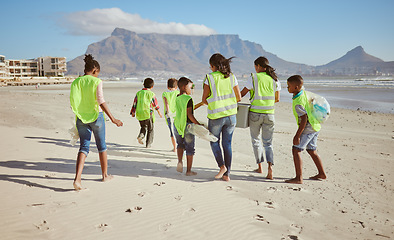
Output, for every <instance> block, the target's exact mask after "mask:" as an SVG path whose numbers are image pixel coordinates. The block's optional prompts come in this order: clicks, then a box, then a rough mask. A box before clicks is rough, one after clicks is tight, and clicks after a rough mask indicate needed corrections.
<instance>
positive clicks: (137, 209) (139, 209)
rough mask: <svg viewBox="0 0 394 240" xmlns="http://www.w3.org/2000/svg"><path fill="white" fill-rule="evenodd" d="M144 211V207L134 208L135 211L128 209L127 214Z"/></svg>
mask: <svg viewBox="0 0 394 240" xmlns="http://www.w3.org/2000/svg"><path fill="white" fill-rule="evenodd" d="M141 210H142V207H138V206H137V207H134V209H131V208H128V209H126V211H125V212H127V213H132V212H139V211H141Z"/></svg>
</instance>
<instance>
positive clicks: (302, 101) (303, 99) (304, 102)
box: [293, 90, 321, 132]
mask: <svg viewBox="0 0 394 240" xmlns="http://www.w3.org/2000/svg"><path fill="white" fill-rule="evenodd" d="M296 105H301V106H303V107H304V108H305V110H306V114H307V115H308V121H309V123H310V124H311V126H312V128H313V130H315V131H316V132H318V131H320V129H321V125H320V123H319V121H318V120H317V119H316V118H315V117H314V116H313V115H312V104H311V103H310V102H309V101H308V97H307V95H306V92H305V91H304V90H302V92H300V93H299V96H296V97H295V98H294V99H293V114H294V117H295V118H296V121H297V125H300V122H299V117H298V114H297V112H296V110H295V106H296Z"/></svg>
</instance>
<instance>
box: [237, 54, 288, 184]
mask: <svg viewBox="0 0 394 240" xmlns="http://www.w3.org/2000/svg"><path fill="white" fill-rule="evenodd" d="M254 68H255V70H256V73H252V74H251V78H250V79H249V81H248V82H247V84H246V86H245V87H244V88H243V89H242V91H241V95H242V97H243V96H245V95H246V94H247V93H248V92H249V91H250V101H251V107H250V109H249V129H250V136H251V139H252V146H253V152H254V155H255V159H256V163H257V166H258V168H257V169H256V170H255V171H256V172H258V173H263V170H262V162H264V152H265V157H266V158H267V163H268V173H267V177H266V178H267V179H273V176H272V165H274V152H273V147H272V137H273V134H274V126H275V118H274V109H275V106H274V104H275V103H276V102H279V91H280V90H281V86H280V82H279V80H278V77H277V75H276V73H275V69H274V68H272V67H271V66H270V65H269V61H268V59H267V58H266V57H258V58H257V59H256V60H255V61H254ZM261 142H263V144H261Z"/></svg>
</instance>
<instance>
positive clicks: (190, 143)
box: [184, 130, 197, 176]
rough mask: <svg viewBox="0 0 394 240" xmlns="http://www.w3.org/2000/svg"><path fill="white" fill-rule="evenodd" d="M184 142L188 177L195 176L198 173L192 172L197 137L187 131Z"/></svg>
mask: <svg viewBox="0 0 394 240" xmlns="http://www.w3.org/2000/svg"><path fill="white" fill-rule="evenodd" d="M184 140H185V150H186V160H187V168H186V175H187V176H193V175H196V174H197V173H196V172H193V171H192V166H193V156H194V153H195V149H194V146H195V136H194V135H193V134H191V133H189V132H188V131H187V130H186V132H185V137H184Z"/></svg>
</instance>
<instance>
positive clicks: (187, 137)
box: [174, 123, 195, 156]
mask: <svg viewBox="0 0 394 240" xmlns="http://www.w3.org/2000/svg"><path fill="white" fill-rule="evenodd" d="M188 125H189V123H187V124H186V127H185V134H184V135H183V136H184V137H182V136H181V135H179V133H178V130H177V129H176V127H174V133H175V139H176V143H177V147H176V148H177V149H185V151H186V156H193V155H194V152H195V150H194V145H195V136H194V135H193V134H191V133H190V132H189V131H188V130H187V126H188Z"/></svg>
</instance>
